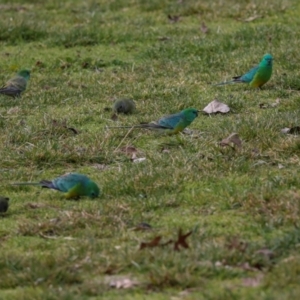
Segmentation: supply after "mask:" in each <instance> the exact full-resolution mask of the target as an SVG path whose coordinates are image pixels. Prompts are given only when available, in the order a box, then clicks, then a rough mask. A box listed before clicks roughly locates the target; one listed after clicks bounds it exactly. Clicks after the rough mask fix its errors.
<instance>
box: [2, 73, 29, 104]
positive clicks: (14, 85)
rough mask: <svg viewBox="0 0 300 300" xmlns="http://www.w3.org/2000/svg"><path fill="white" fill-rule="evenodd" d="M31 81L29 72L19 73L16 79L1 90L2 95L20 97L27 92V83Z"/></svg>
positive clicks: (9, 81)
mask: <svg viewBox="0 0 300 300" xmlns="http://www.w3.org/2000/svg"><path fill="white" fill-rule="evenodd" d="M29 79H30V71H29V70H21V71H19V72H18V73H17V74H16V76H15V77H13V78H12V79H10V80H8V81H7V82H6V84H5V85H4V86H3V87H2V88H0V94H3V95H6V96H10V97H13V98H16V97H20V96H21V93H23V92H24V91H25V90H26V87H27V83H28V81H29Z"/></svg>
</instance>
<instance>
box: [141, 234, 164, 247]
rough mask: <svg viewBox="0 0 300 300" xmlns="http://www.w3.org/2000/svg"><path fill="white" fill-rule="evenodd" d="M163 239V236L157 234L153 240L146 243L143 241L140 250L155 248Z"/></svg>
mask: <svg viewBox="0 0 300 300" xmlns="http://www.w3.org/2000/svg"><path fill="white" fill-rule="evenodd" d="M160 240H161V236H160V235H159V236H157V237H155V238H154V239H153V240H152V241H150V242H148V243H145V242H142V243H141V245H140V250H142V249H144V248H153V247H157V246H158V245H159V242H160Z"/></svg>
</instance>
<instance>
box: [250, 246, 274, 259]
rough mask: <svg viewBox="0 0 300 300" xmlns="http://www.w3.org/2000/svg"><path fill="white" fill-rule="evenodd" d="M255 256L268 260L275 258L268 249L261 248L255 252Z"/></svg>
mask: <svg viewBox="0 0 300 300" xmlns="http://www.w3.org/2000/svg"><path fill="white" fill-rule="evenodd" d="M255 254H260V255H263V256H264V257H266V258H269V259H272V258H274V256H275V253H274V252H273V251H272V250H270V249H268V248H262V249H260V250H257V251H256V252H255Z"/></svg>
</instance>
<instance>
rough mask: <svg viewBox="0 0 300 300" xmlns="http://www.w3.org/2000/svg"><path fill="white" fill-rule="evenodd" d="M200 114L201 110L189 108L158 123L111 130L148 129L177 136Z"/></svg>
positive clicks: (165, 117)
mask: <svg viewBox="0 0 300 300" xmlns="http://www.w3.org/2000/svg"><path fill="white" fill-rule="evenodd" d="M198 113H199V110H197V109H195V108H187V109H184V110H183V111H181V112H179V113H177V114H173V115H168V116H164V117H162V118H161V119H159V120H158V121H156V122H151V123H148V124H140V125H133V126H117V127H109V128H147V129H157V130H162V131H165V132H166V133H168V134H176V133H178V132H181V131H183V130H184V129H185V128H186V127H187V126H189V125H190V124H191V123H192V122H193V121H194V120H195V118H196V117H197V116H198Z"/></svg>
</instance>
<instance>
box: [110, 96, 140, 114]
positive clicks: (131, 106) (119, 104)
mask: <svg viewBox="0 0 300 300" xmlns="http://www.w3.org/2000/svg"><path fill="white" fill-rule="evenodd" d="M134 110H135V103H134V101H133V100H131V99H119V100H117V101H116V102H115V103H114V105H113V111H114V112H115V113H123V114H131V113H133V112H134Z"/></svg>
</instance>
